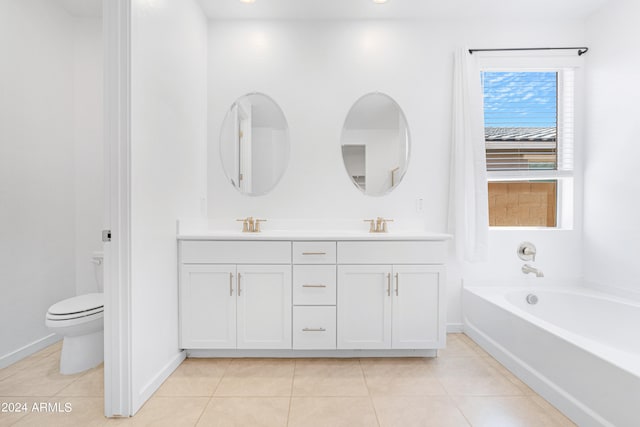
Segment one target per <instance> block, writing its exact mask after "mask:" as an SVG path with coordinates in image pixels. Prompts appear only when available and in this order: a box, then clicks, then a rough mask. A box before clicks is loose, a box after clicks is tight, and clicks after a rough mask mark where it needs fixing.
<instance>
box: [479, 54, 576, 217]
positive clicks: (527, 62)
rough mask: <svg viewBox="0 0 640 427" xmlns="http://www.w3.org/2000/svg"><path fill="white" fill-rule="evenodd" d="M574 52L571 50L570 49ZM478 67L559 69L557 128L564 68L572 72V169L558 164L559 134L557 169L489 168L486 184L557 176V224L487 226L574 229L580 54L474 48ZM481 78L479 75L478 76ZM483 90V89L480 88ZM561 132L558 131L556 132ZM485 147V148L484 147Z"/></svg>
mask: <svg viewBox="0 0 640 427" xmlns="http://www.w3.org/2000/svg"><path fill="white" fill-rule="evenodd" d="M572 53H573V52H572ZM474 56H476V61H477V68H478V71H479V73H482V72H485V71H489V72H540V71H543V72H544V71H549V72H558V73H559V74H558V87H557V91H558V99H557V115H558V123H557V126H558V130H560V129H561V127H563V126H564V125H565V123H564V122H563V120H564V108H565V107H566V105H565V101H564V100H563V98H564V93H565V77H564V73H563V72H564V71H565V70H569V69H570V70H572V71H573V73H574V75H573V84H574V87H573V109H574V116H573V141H572V156H573V159H572V161H571V169H569V170H567V169H564V168H561V158H560V156H562V151H563V148H562V147H561V144H562V142H561V140H560V138H561V137H560V135H557V141H558V142H557V144H558V145H557V148H556V150H557V169H556V170H520V171H518V170H515V171H488V170H487V184H488V183H489V182H496V181H497V182H500V181H514V182H515V181H541V180H556V181H557V186H556V225H555V227H539V226H489V229H490V230H573V229H574V228H575V227H576V226H577V225H578V223H579V222H581V220H580V218H578V217H577V215H578V210H577V209H576V206H579V201H578V198H577V195H578V192H577V189H578V188H580V187H579V186H580V185H581V183H579V182H577V180H576V177H577V176H579V169H580V162H579V157H578V155H577V153H578V151H579V150H578V147H577V141H579V140H580V134H581V132H580V127H579V126H580V125H581V123H582V120H581V111H580V108H579V107H580V104H579V102H580V99H582V96H583V91H582V86H581V82H582V69H583V58H582V57H579V56H578V55H575V54H567V52H563V51H556V52H547V53H544V54H541V53H540V52H535V51H533V52H509V51H505V52H475V53H474ZM479 78H480V76H479ZM482 93H483V94H484V92H482ZM483 133H484V110H483ZM558 133H560V132H558ZM485 150H486V148H485Z"/></svg>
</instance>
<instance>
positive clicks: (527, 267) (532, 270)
mask: <svg viewBox="0 0 640 427" xmlns="http://www.w3.org/2000/svg"><path fill="white" fill-rule="evenodd" d="M522 272H523V273H524V274H529V273H535V275H536V277H544V273H542V270H538V269H537V268H535V267H531V266H530V265H529V264H525V265H523V266H522Z"/></svg>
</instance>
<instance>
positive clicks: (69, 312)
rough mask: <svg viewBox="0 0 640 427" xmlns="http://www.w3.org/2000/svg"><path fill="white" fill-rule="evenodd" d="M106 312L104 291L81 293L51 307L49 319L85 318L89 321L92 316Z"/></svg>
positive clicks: (48, 312) (48, 313)
mask: <svg viewBox="0 0 640 427" xmlns="http://www.w3.org/2000/svg"><path fill="white" fill-rule="evenodd" d="M103 312H104V296H103V294H102V293H93V294H85V295H80V296H77V297H73V298H68V299H65V300H62V301H60V302H58V303H56V304H53V305H52V306H51V307H49V310H48V311H47V320H52V321H63V320H74V319H78V320H79V321H82V320H81V319H83V318H84V320H85V321H89V320H90V319H91V318H95V317H102V313H103Z"/></svg>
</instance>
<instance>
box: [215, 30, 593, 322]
mask: <svg viewBox="0 0 640 427" xmlns="http://www.w3.org/2000/svg"><path fill="white" fill-rule="evenodd" d="M582 43H584V26H583V23H582V22H580V21H578V20H576V21H562V22H558V21H554V20H553V19H551V18H546V19H545V20H544V21H535V20H529V21H526V20H524V21H522V22H517V21H499V22H487V21H484V20H483V21H482V22H461V21H457V22H419V21H312V22H295V21H293V22H292V21H279V22H269V21H244V22H243V21H211V22H210V24H209V72H208V76H209V136H208V139H209V159H208V161H209V177H208V207H209V211H208V214H209V217H212V218H217V219H224V220H229V224H230V226H234V225H235V223H232V222H231V221H232V220H233V219H235V218H240V217H244V216H247V215H253V216H259V217H264V218H320V219H327V218H344V219H363V218H371V217H376V216H384V217H387V218H395V219H396V221H398V220H400V221H402V220H407V221H409V220H414V221H416V220H417V221H418V222H421V223H423V224H424V227H425V228H426V229H428V230H432V231H440V232H442V231H446V218H447V200H448V180H449V150H450V128H451V120H450V118H451V94H452V69H453V52H454V49H455V48H457V47H462V46H464V45H469V47H478V48H483V47H503V46H565V45H581V44H582ZM254 91H259V92H263V93H265V94H267V95H269V96H271V97H272V98H273V99H274V100H275V101H276V102H277V103H278V104H279V105H280V107H281V108H282V110H283V111H284V114H285V116H286V118H287V121H288V123H289V127H290V135H291V160H290V164H289V168H288V170H287V172H286V173H285V175H284V177H283V179H282V181H281V182H280V184H279V185H278V186H277V187H276V188H275V189H274V190H273V191H272V192H271V193H270V194H268V195H265V196H261V197H246V196H243V195H241V194H239V193H238V192H237V191H236V190H235V189H234V188H233V187H232V186H231V185H229V183H228V182H227V180H226V179H225V178H224V173H223V171H222V170H221V166H220V160H219V158H218V152H219V149H218V135H219V134H220V126H221V124H222V121H223V119H224V115H225V113H226V109H227V108H228V106H229V105H231V103H233V102H234V101H235V100H236V98H238V97H239V96H241V95H244V94H246V93H250V92H254ZM374 91H380V92H383V93H386V94H388V95H390V96H391V97H392V98H393V99H394V100H395V101H396V102H397V103H398V104H399V105H400V107H401V108H402V110H403V111H404V113H405V116H406V118H407V122H408V126H409V129H410V133H411V143H412V145H411V159H410V161H409V167H408V170H407V173H406V175H405V177H404V180H403V181H402V183H401V184H400V186H399V187H397V188H396V189H395V190H394V191H393V192H392V193H390V194H389V195H387V196H384V197H369V196H365V195H363V194H362V193H361V192H360V191H358V189H357V188H355V187H354V186H353V185H352V183H351V182H350V179H349V177H348V176H347V173H346V172H345V169H344V166H343V161H342V158H341V149H340V134H341V130H342V125H343V123H344V119H345V116H346V114H347V112H348V111H349V109H350V108H351V106H352V105H353V103H354V102H355V101H356V100H357V99H358V98H360V97H361V96H362V95H364V94H366V93H369V92H374ZM578 150H579V148H578ZM419 198H422V199H424V211H423V212H417V210H416V199H419ZM395 226H397V224H395ZM392 227H393V226H392ZM491 234H492V236H491V242H490V244H491V247H492V249H493V252H492V254H491V260H490V262H489V263H487V264H485V265H483V266H467V267H466V268H467V270H468V274H467V273H465V270H464V268H465V267H464V266H463V267H460V266H457V265H455V263H452V265H451V266H450V269H449V277H450V279H451V280H450V282H451V283H450V288H449V293H450V297H449V322H450V323H460V321H461V316H460V296H459V294H460V280H461V278H462V277H463V276H465V277H472V278H478V279H489V278H496V277H506V276H513V277H520V276H522V273H521V272H520V271H519V268H520V264H519V262H518V261H517V259H516V255H515V252H516V247H517V243H519V242H520V241H522V240H532V241H533V242H534V243H535V244H537V245H538V247H539V252H540V258H539V259H540V262H539V264H540V267H541V268H542V269H546V270H547V271H546V273H548V274H547V275H548V276H551V275H553V274H556V273H557V274H559V275H575V277H580V275H581V271H582V265H581V260H580V252H581V250H580V230H579V229H578V230H576V231H572V232H568V233H564V232H562V233H548V232H547V231H544V232H529V231H515V232H508V231H499V232H495V233H494V232H492V233H491ZM543 260H544V262H543Z"/></svg>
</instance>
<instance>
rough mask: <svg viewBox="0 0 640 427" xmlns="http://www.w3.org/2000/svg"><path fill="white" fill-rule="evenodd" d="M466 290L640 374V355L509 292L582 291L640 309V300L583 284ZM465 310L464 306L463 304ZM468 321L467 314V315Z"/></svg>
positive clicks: (490, 287)
mask: <svg viewBox="0 0 640 427" xmlns="http://www.w3.org/2000/svg"><path fill="white" fill-rule="evenodd" d="M464 289H465V290H467V291H469V292H471V293H473V294H475V295H478V296H480V297H481V298H483V299H485V300H487V301H489V302H491V303H493V304H495V305H496V306H498V307H499V308H501V309H503V310H506V311H508V312H510V313H513V314H514V315H516V316H518V317H521V318H523V319H525V320H526V321H528V322H530V323H532V324H534V325H536V326H538V327H540V328H542V329H545V330H547V331H549V332H550V333H552V334H554V335H556V336H559V337H561V338H562V339H565V340H566V341H568V342H570V343H571V344H573V345H575V346H577V347H580V348H582V349H583V350H585V351H587V352H589V353H591V354H593V355H594V356H596V357H597V358H599V359H601V360H602V361H604V362H606V363H609V364H612V365H614V366H616V367H617V368H619V369H622V370H624V371H625V372H627V373H629V374H631V375H634V376H636V377H639V378H640V355H636V354H632V353H628V352H626V351H623V350H619V349H616V348H614V347H611V346H608V345H606V344H602V343H599V342H597V341H595V340H592V339H590V338H587V337H584V336H582V335H580V334H577V333H575V332H572V331H569V330H567V329H564V328H561V327H559V326H556V325H554V324H553V323H551V322H548V321H546V320H544V319H541V318H540V317H537V316H535V315H533V314H531V313H528V312H526V311H524V310H522V309H520V308H519V307H517V306H515V305H513V304H512V303H511V302H510V301H508V300H507V298H506V296H505V294H506V293H507V292H513V291H530V292H532V293H535V292H536V291H551V292H557V293H569V294H579V295H585V296H591V297H597V298H602V299H605V300H608V301H611V302H615V303H620V304H625V305H630V306H633V307H637V308H638V310H640V304H639V303H638V302H636V301H632V300H628V299H626V298H622V297H618V296H613V295H608V294H606V293H603V292H600V291H596V290H592V289H588V288H585V287H582V286H575V285H572V286H557V285H554V286H549V285H538V286H519V285H512V286H484V285H481V286H470V285H469V286H465V288H464ZM463 311H464V307H463ZM465 322H466V318H465ZM619 326H623V327H629V328H633V326H632V325H619Z"/></svg>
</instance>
